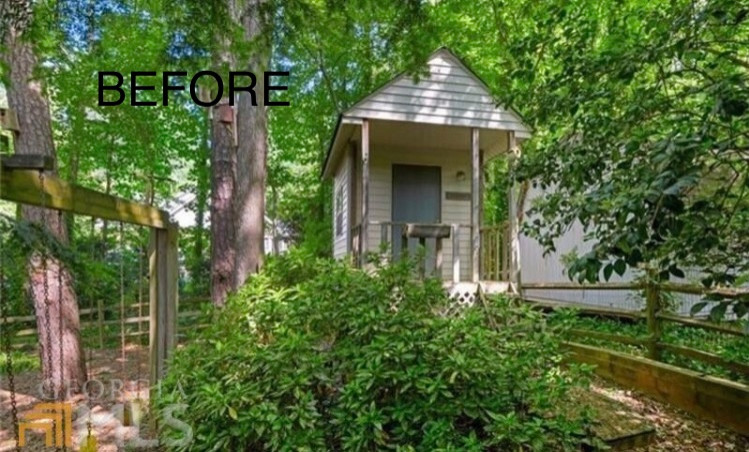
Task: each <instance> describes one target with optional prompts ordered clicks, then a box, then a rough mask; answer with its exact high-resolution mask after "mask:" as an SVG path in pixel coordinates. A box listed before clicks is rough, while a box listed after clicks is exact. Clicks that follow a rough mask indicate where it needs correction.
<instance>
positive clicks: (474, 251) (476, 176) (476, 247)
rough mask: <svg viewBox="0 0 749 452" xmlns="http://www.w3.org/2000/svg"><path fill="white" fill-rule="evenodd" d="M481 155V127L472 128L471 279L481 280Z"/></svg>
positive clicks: (474, 280)
mask: <svg viewBox="0 0 749 452" xmlns="http://www.w3.org/2000/svg"><path fill="white" fill-rule="evenodd" d="M480 215H481V156H480V152H479V129H477V128H475V127H474V128H472V129H471V281H473V282H475V283H476V282H478V281H479V267H480V265H479V262H480V252H481V231H480V230H479V228H480V227H481V224H480V221H481V218H480Z"/></svg>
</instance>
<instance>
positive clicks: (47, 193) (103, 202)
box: [0, 169, 171, 229]
mask: <svg viewBox="0 0 749 452" xmlns="http://www.w3.org/2000/svg"><path fill="white" fill-rule="evenodd" d="M42 197H44V205H45V206H46V207H48V208H50V209H56V210H62V211H65V212H73V213H75V214H78V215H87V216H92V217H96V218H102V219H105V220H113V221H122V222H124V223H132V224H138V225H141V226H148V227H152V228H159V229H165V228H167V227H169V226H170V225H171V223H170V220H169V214H168V213H167V212H165V211H163V210H159V209H157V208H155V207H152V206H149V205H146V204H140V203H137V202H133V201H128V200H126V199H123V198H118V197H116V196H110V195H105V194H103V193H99V192H97V191H95V190H90V189H88V188H83V187H78V186H76V185H71V184H69V183H67V182H65V181H63V180H61V179H58V178H57V177H55V176H50V175H45V178H44V190H43V193H42V183H41V181H40V179H39V171H36V170H28V169H4V170H3V175H2V178H0V198H1V199H5V200H8V201H13V202H17V203H22V204H29V205H33V206H42V199H41V198H42Z"/></svg>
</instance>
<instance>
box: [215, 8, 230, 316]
mask: <svg viewBox="0 0 749 452" xmlns="http://www.w3.org/2000/svg"><path fill="white" fill-rule="evenodd" d="M226 1H227V8H228V13H229V15H230V20H232V21H234V20H235V18H236V8H235V5H234V1H233V0H226ZM228 28H231V27H228ZM217 40H218V49H217V50H216V51H215V52H214V57H213V62H214V66H215V67H216V68H220V69H232V68H233V66H234V58H233V55H232V52H231V41H230V39H229V37H228V36H227V35H219V36H217ZM222 72H223V71H222ZM228 101H229V99H228V98H225V99H222V100H221V102H219V105H218V106H216V107H215V108H214V109H213V115H212V121H211V300H213V304H214V305H215V306H223V305H224V303H226V296H227V295H228V294H229V292H230V291H231V289H232V281H233V269H234V259H235V252H234V251H235V249H234V237H235V235H234V212H233V209H232V198H233V196H234V181H235V171H236V169H235V167H236V150H235V147H234V131H233V123H232V122H226V121H225V119H226V118H225V117H224V116H223V115H222V114H221V113H222V109H226V108H228V107H227V106H225V104H226V103H228Z"/></svg>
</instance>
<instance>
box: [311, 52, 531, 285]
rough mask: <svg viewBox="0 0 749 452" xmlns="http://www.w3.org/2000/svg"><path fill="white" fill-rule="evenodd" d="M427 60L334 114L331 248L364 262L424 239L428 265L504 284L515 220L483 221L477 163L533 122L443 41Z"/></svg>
mask: <svg viewBox="0 0 749 452" xmlns="http://www.w3.org/2000/svg"><path fill="white" fill-rule="evenodd" d="M427 67H428V74H427V75H426V76H425V77H423V78H421V79H420V80H418V81H415V80H414V79H413V78H412V77H411V76H409V75H406V74H403V75H399V76H397V77H395V78H394V79H393V80H391V81H390V82H389V83H387V84H386V85H384V86H383V87H382V88H380V89H378V90H376V91H375V92H373V93H372V94H370V95H369V96H367V97H365V98H364V99H363V100H361V101H360V102H358V103H357V104H355V105H354V106H353V107H351V108H350V109H348V110H346V111H345V112H344V113H343V114H342V115H341V116H340V118H339V122H338V126H337V127H336V131H335V136H334V137H333V140H332V143H331V145H330V149H329V151H328V156H327V159H326V162H325V166H324V169H323V177H324V178H327V179H332V180H333V182H334V190H333V197H334V199H333V205H334V212H333V215H334V218H333V230H334V231H333V235H334V236H333V243H334V246H333V249H334V251H333V254H334V256H335V257H336V258H343V257H344V256H347V255H351V256H353V257H354V258H355V259H356V261H357V262H358V263H359V264H360V265H361V263H362V262H363V256H364V254H365V253H366V252H377V251H378V250H380V247H381V246H384V247H385V248H386V249H387V250H388V251H389V252H392V253H393V255H394V256H396V257H397V256H399V255H400V253H401V252H402V251H401V250H402V249H403V247H404V246H406V247H408V248H409V249H413V248H415V247H416V246H417V245H418V244H422V245H423V246H424V247H425V248H426V249H427V258H426V262H425V263H424V266H425V268H424V269H423V270H424V271H425V272H427V273H432V274H436V275H440V276H441V277H442V278H443V279H444V280H445V281H448V282H452V283H459V282H470V283H478V282H479V281H482V282H483V281H487V282H489V281H491V282H493V283H499V285H498V286H499V287H504V288H505V289H506V288H507V284H508V283H509V282H510V281H512V279H513V278H514V275H516V274H517V269H518V257H517V255H518V254H517V252H518V242H517V238H518V235H517V225H516V224H515V222H514V221H513V218H514V217H515V215H510V217H511V218H508V221H507V222H506V223H503V224H502V225H483V224H482V221H481V211H482V207H483V206H482V205H481V204H482V198H483V197H482V195H481V193H482V187H483V181H482V167H483V165H484V164H485V163H486V162H488V161H489V160H491V159H493V158H512V157H513V156H515V155H517V153H518V152H519V146H520V144H521V143H522V141H523V140H524V139H527V138H529V137H530V130H529V128H528V127H527V126H526V125H525V124H523V121H522V120H521V118H520V117H519V116H518V115H517V114H516V113H515V112H513V111H512V110H511V109H509V108H503V107H501V106H498V105H497V103H496V102H495V100H494V99H493V98H492V96H491V94H490V91H489V89H488V88H487V86H486V85H485V84H484V82H482V81H481V80H480V79H479V78H478V77H477V76H476V75H475V74H474V73H473V72H472V71H471V70H470V69H468V67H466V65H465V64H464V63H463V62H461V60H460V59H459V58H458V57H456V56H455V55H454V54H453V53H452V52H450V51H449V50H447V49H444V48H443V49H440V50H438V51H436V52H435V53H433V54H432V55H431V56H430V57H429V59H428V61H427ZM510 204H511V205H512V204H514V203H513V202H511V203H510ZM383 244H384V245H383Z"/></svg>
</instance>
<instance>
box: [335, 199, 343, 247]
mask: <svg viewBox="0 0 749 452" xmlns="http://www.w3.org/2000/svg"><path fill="white" fill-rule="evenodd" d="M342 234H343V187H338V189H337V190H336V192H335V235H336V237H338V236H340V235H342Z"/></svg>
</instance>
